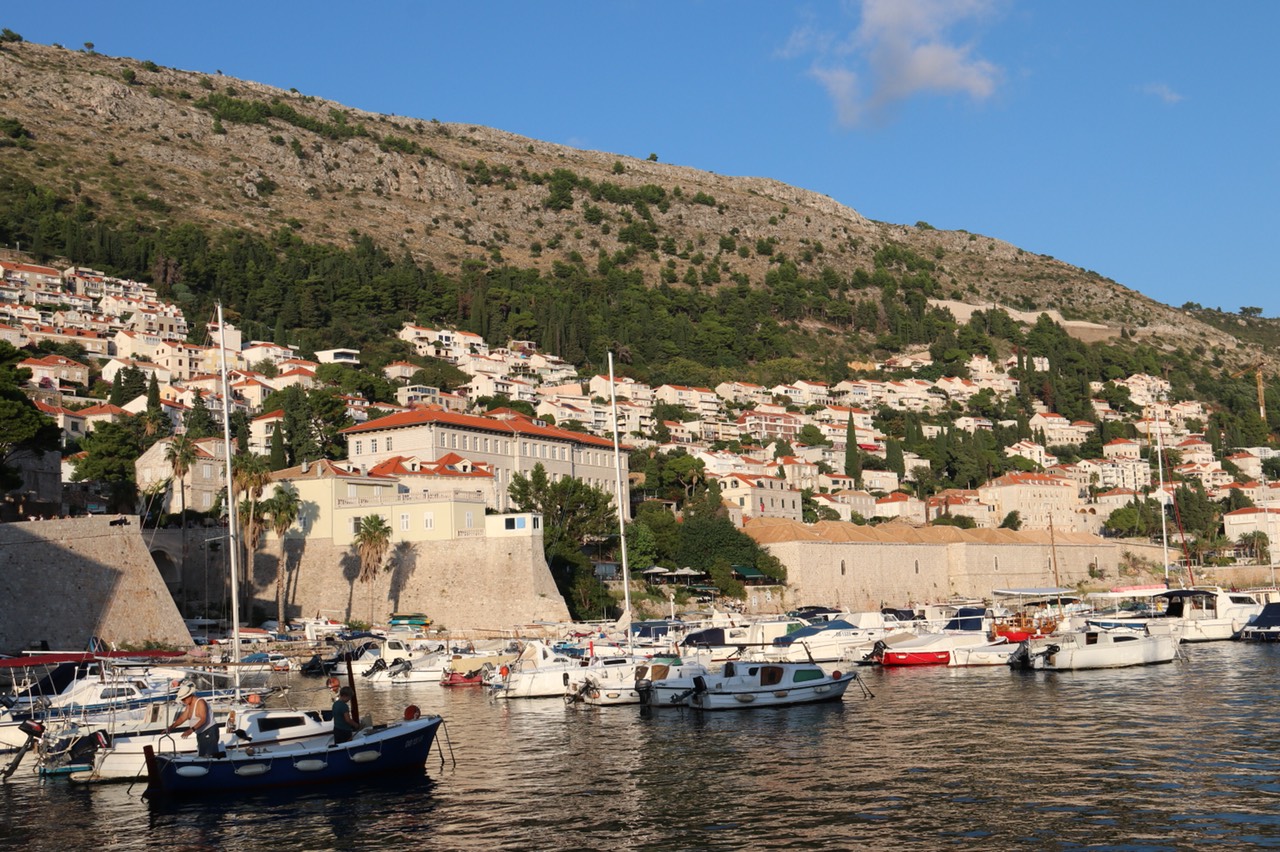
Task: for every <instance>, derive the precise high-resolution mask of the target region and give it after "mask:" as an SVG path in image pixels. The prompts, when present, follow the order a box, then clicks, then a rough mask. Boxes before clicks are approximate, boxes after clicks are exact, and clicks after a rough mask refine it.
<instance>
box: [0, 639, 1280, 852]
mask: <svg viewBox="0 0 1280 852" xmlns="http://www.w3.org/2000/svg"><path fill="white" fill-rule="evenodd" d="M1183 650H1184V652H1185V659H1183V660H1178V661H1175V662H1174V663H1171V664H1168V665H1161V666H1148V667H1141V668H1132V669H1122V670H1114V671H1087V672H1078V673H1053V672H1034V673H1029V672H1012V671H1009V670H1008V669H1006V668H1004V667H996V668H989V669H987V668H983V669H946V668H921V669H890V670H880V669H874V668H866V669H860V670H859V671H860V673H861V674H862V676H863V679H864V682H865V684H866V686H867V687H868V688H869V689H870V690H871V692H873V693H874V697H873V698H864V697H863V695H862V694H861V693H860V691H859V690H858V689H857V687H856V686H855V687H854V688H853V689H851V690H850V692H849V694H848V695H847V696H846V697H845V699H844V701H843V702H841V703H837V704H830V705H813V706H808V707H792V708H779V709H761V710H743V711H730V712H722V713H705V714H699V713H696V712H692V711H683V712H682V711H659V712H656V713H642V712H641V711H640V709H639V708H637V707H610V708H586V709H575V708H567V707H565V705H564V704H563V702H561V701H560V700H558V699H547V700H538V701H510V702H507V701H495V700H492V699H490V698H489V697H487V696H486V695H485V694H484V693H483V692H481V691H480V690H479V689H478V688H463V689H455V690H444V689H441V688H439V687H437V686H434V685H433V686H424V687H415V688H408V687H401V688H396V689H382V690H379V691H376V692H375V691H371V690H365V691H363V692H362V693H361V703H362V707H361V711H362V713H371V714H373V715H374V716H375V717H380V718H382V719H388V718H390V717H399V715H400V714H401V712H402V710H403V707H404V705H405V704H407V703H415V704H418V705H419V706H420V707H422V709H423V710H424V711H426V712H438V713H440V714H441V715H443V716H444V717H445V720H446V729H445V732H444V734H443V735H442V736H441V737H440V739H439V741H438V745H439V746H440V749H439V751H440V755H442V756H443V758H444V762H443V765H442V764H441V760H440V756H438V755H437V754H436V752H435V751H433V753H432V755H431V758H430V760H429V761H428V765H427V768H426V771H425V772H424V773H423V775H422V776H421V777H420V778H416V777H415V778H408V779H406V778H403V777H400V778H396V779H392V780H390V781H379V782H372V783H361V784H353V785H351V786H349V787H345V788H343V789H340V790H325V791H323V792H320V791H307V790H300V791H296V792H295V791H285V792H278V793H270V794H258V795H250V796H239V797H226V796H220V797H216V798H209V799H204V800H199V801H192V802H184V803H178V804H156V803H148V802H146V801H144V800H143V799H142V798H141V792H142V786H143V785H142V784H141V783H139V784H138V785H136V786H133V787H132V788H131V787H130V786H129V785H111V786H101V787H96V788H83V787H78V786H73V785H71V784H69V783H68V782H67V781H66V780H65V779H57V778H55V779H48V780H45V781H41V780H40V779H38V778H37V777H35V776H34V775H33V774H32V773H31V772H30V771H29V767H28V766H26V765H24V766H23V767H22V769H20V770H19V772H18V773H17V775H15V776H14V778H13V779H12V780H11V781H10V782H9V783H8V784H5V785H3V787H2V788H0V800H2V803H3V804H2V807H0V848H9V849H23V850H55V849H56V850H68V849H86V848H91V847H92V848H97V849H143V848H154V847H161V846H162V847H166V848H170V849H267V848H271V849H317V850H318V849H376V850H389V849H486V850H488V849H519V850H525V849H588V850H595V849H600V850H619V849H646V850H649V849H651V850H667V849H886V850H898V849H1010V850H1029V849H1085V848H1087V849H1116V850H1121V849H1123V850H1166V849H1167V850H1176V849H1189V848H1226V849H1246V848H1280V718H1278V716H1280V703H1278V702H1277V701H1276V697H1277V692H1278V688H1277V684H1280V647H1275V646H1259V645H1247V644H1241V643H1233V642H1219V643H1212V644H1204V645H1192V646H1183ZM294 683H295V685H296V686H297V687H298V689H296V690H295V693H294V694H295V696H296V697H298V698H299V699H300V701H299V703H304V702H302V701H301V699H302V698H303V697H304V696H310V698H311V703H312V704H313V705H317V706H318V705H319V704H320V703H322V702H323V700H324V695H325V693H324V692H323V691H322V690H321V689H318V688H317V687H319V686H320V684H318V683H317V682H315V681H307V680H304V679H298V680H295V681H294ZM308 690H311V691H308ZM455 760H456V765H455Z"/></svg>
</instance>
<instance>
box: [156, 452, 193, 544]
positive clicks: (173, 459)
mask: <svg viewBox="0 0 1280 852" xmlns="http://www.w3.org/2000/svg"><path fill="white" fill-rule="evenodd" d="M164 460H165V461H166V462H168V463H169V467H170V468H171V469H172V470H173V478H174V479H176V480H178V501H179V504H180V505H181V506H182V528H183V530H184V532H183V539H182V551H183V553H186V550H187V541H186V533H185V530H186V528H187V473H189V472H190V470H191V466H192V465H193V464H195V462H196V442H195V441H193V440H191V439H190V438H189V437H187V435H186V433H185V432H184V433H183V434H181V435H174V436H173V438H171V439H170V440H169V444H168V445H167V446H166V447H165V448H164Z"/></svg>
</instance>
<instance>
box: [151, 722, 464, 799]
mask: <svg viewBox="0 0 1280 852" xmlns="http://www.w3.org/2000/svg"><path fill="white" fill-rule="evenodd" d="M411 709H413V708H411ZM406 716H411V717H413V718H406V719H405V720H404V721H402V722H394V723H392V724H389V725H376V726H373V727H370V728H366V729H365V730H363V731H361V732H359V733H357V734H356V735H355V736H354V737H353V738H352V739H351V740H350V741H349V742H345V743H342V744H341V745H335V744H334V742H333V738H332V737H323V738H316V739H313V740H304V741H297V742H290V743H281V744H279V745H273V746H265V747H262V748H245V749H236V750H234V751H228V752H227V753H226V754H225V755H223V756H221V757H199V756H197V755H192V754H157V753H154V752H151V751H150V748H149V747H148V752H149V753H148V754H147V796H190V795H203V794H207V793H221V792H238V791H243V790H259V789H263V788H268V787H293V786H298V785H308V786H311V785H321V784H331V783H337V782H343V783H345V782H348V781H352V780H356V779H360V778H367V777H371V776H375V775H376V776H383V775H386V774H387V773H389V772H397V771H410V770H418V771H421V770H422V768H423V766H424V764H425V763H426V760H427V755H428V754H429V753H430V751H431V744H432V743H433V742H435V738H436V731H437V730H438V729H439V727H440V724H441V722H442V721H443V720H442V719H441V718H440V717H439V716H421V717H417V716H416V713H406Z"/></svg>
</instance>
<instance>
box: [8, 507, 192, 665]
mask: <svg viewBox="0 0 1280 852" xmlns="http://www.w3.org/2000/svg"><path fill="white" fill-rule="evenodd" d="M111 520H112V519H111V518H109V517H100V516H92V517H85V518H73V519H67V520H53V521H28V522H15V523H11V524H0V651H6V652H13V651H18V650H22V649H25V648H28V647H30V646H33V645H35V646H39V645H40V644H41V643H47V644H48V646H49V647H50V648H53V649H57V650H74V651H78V650H83V649H84V648H85V647H86V646H87V644H88V641H89V639H90V637H93V636H98V637H100V638H102V639H104V640H106V641H107V642H109V643H111V644H112V645H115V646H121V645H135V646H136V645H142V644H144V643H147V642H154V643H159V644H164V645H172V646H175V647H182V648H185V647H189V646H190V644H191V634H190V633H189V632H188V631H187V628H186V625H185V624H183V622H182V617H181V615H179V613H178V609H177V607H176V606H175V605H174V603H173V598H172V597H170V595H169V592H168V590H167V589H166V587H165V584H164V580H163V579H162V578H161V576H160V572H159V571H158V570H156V566H155V563H154V562H152V560H151V557H150V555H149V554H148V551H147V546H146V543H145V541H144V540H143V537H142V535H141V532H142V531H141V530H140V529H139V528H138V526H137V521H136V519H128V520H129V524H128V525H127V526H126V525H112V523H111Z"/></svg>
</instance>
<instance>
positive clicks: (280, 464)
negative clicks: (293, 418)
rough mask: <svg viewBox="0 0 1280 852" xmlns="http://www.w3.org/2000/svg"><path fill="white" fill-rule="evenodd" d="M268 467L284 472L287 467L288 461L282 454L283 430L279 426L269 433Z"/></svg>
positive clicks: (283, 453)
mask: <svg viewBox="0 0 1280 852" xmlns="http://www.w3.org/2000/svg"><path fill="white" fill-rule="evenodd" d="M267 461H268V466H269V467H270V468H271V469H272V470H273V471H274V470H284V469H285V468H286V467H288V466H289V459H288V457H287V456H286V455H285V452H284V429H283V428H282V427H281V426H280V424H276V428H275V429H274V430H272V432H271V455H270V457H269V458H268V460H267Z"/></svg>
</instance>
